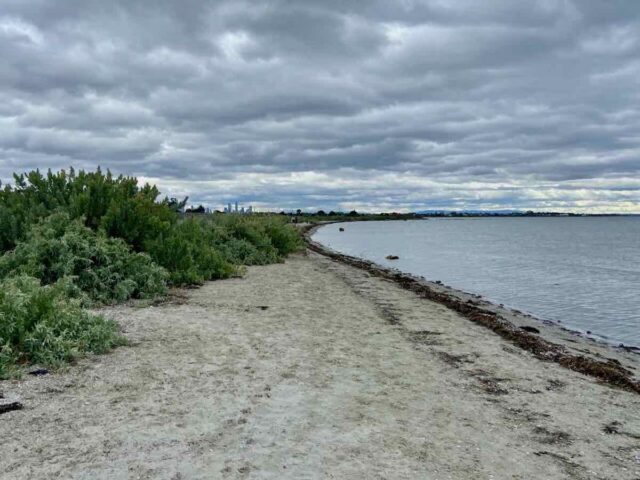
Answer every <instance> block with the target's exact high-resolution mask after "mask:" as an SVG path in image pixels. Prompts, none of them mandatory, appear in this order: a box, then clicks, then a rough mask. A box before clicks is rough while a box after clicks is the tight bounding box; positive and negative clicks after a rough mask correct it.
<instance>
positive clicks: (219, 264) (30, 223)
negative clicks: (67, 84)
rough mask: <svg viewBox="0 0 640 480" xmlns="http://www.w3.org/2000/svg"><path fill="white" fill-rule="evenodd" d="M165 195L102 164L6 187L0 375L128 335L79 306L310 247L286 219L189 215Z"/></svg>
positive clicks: (0, 247)
mask: <svg viewBox="0 0 640 480" xmlns="http://www.w3.org/2000/svg"><path fill="white" fill-rule="evenodd" d="M159 196H160V192H159V190H158V189H157V188H156V187H155V186H152V185H148V184H147V185H142V186H140V185H139V184H138V180H137V179H136V178H133V177H125V176H122V175H120V176H117V177H116V176H113V175H112V174H111V173H110V172H108V171H107V172H106V173H103V172H102V171H101V170H100V169H99V168H98V169H97V170H96V171H95V172H84V171H79V172H77V173H76V172H75V171H74V170H73V169H70V170H69V171H68V172H67V171H64V170H62V171H60V172H57V173H53V172H51V171H48V172H47V173H46V174H42V173H41V172H40V171H38V170H34V171H31V172H28V173H24V174H19V175H18V174H15V175H14V181H13V185H6V186H5V187H4V188H2V189H0V255H1V256H0V289H1V292H0V378H7V377H9V376H12V375H14V374H15V373H16V372H18V371H19V368H18V367H17V365H19V364H24V363H30V362H37V363H42V364H45V365H52V366H56V365H59V364H60V363H63V362H65V361H69V360H72V359H73V358H75V357H76V356H77V355H80V354H82V353H84V352H95V353H100V352H102V351H105V350H107V349H109V348H111V347H112V346H115V345H117V344H120V343H121V342H122V341H123V340H122V338H121V337H120V336H119V335H118V334H117V330H116V325H115V324H113V323H112V322H107V321H105V320H103V319H101V318H100V317H97V316H95V315H91V314H89V313H87V312H86V311H83V310H82V309H81V305H83V304H84V305H88V304H111V303H117V302H122V301H125V300H127V299H129V298H151V297H155V296H157V295H161V294H163V293H164V292H165V291H166V286H167V284H172V285H195V284H201V283H203V282H204V281H207V280H214V279H220V278H227V277H230V276H233V275H237V274H239V273H240V272H241V271H242V266H243V265H261V264H268V263H274V262H278V261H281V260H282V259H283V257H284V256H286V255H287V254H288V253H291V252H293V251H295V250H297V249H299V248H300V247H301V245H302V242H301V238H300V237H299V235H298V233H297V231H296V230H295V228H294V227H292V226H291V225H289V224H288V222H287V220H288V219H287V218H286V217H283V216H280V215H278V216H270V215H256V216H246V217H245V216H241V215H219V214H213V215H204V214H203V215H198V216H197V217H193V218H184V215H183V214H182V213H181V212H182V210H183V208H184V206H185V204H186V199H185V200H182V201H178V200H176V199H168V198H165V199H164V200H158V199H159Z"/></svg>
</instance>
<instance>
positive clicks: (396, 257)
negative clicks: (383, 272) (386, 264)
mask: <svg viewBox="0 0 640 480" xmlns="http://www.w3.org/2000/svg"><path fill="white" fill-rule="evenodd" d="M385 258H386V259H387V260H398V259H399V258H400V257H399V256H397V255H387V256H386V257H385Z"/></svg>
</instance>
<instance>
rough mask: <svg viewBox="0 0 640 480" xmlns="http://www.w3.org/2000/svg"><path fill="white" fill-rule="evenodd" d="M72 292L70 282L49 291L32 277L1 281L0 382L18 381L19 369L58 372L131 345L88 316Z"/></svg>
mask: <svg viewBox="0 0 640 480" xmlns="http://www.w3.org/2000/svg"><path fill="white" fill-rule="evenodd" d="M69 288H70V285H69V280H68V279H67V280H61V281H59V282H57V283H55V284H53V285H46V286H42V285H41V284H40V280H38V279H37V278H33V277H28V276H26V275H20V276H16V277H12V278H8V279H5V280H2V281H0V379H3V378H8V377H11V376H14V375H16V374H17V373H18V370H17V368H16V365H17V364H22V363H37V364H40V365H45V366H53V367H56V366H59V365H61V364H63V363H66V362H69V361H72V360H73V359H75V358H76V357H78V356H80V355H82V354H85V353H104V352H106V351H107V350H109V349H111V348H113V347H115V346H117V345H122V344H124V343H125V340H124V338H123V337H122V336H121V335H120V334H119V333H118V327H117V325H116V323H115V322H112V321H109V320H105V319H104V318H102V317H100V316H97V315H93V314H90V313H89V312H87V311H86V310H83V309H82V308H81V305H80V301H79V300H78V299H73V298H69V295H68V290H69Z"/></svg>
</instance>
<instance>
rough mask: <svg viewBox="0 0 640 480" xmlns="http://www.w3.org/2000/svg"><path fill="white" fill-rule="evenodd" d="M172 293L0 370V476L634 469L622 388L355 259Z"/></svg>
mask: <svg viewBox="0 0 640 480" xmlns="http://www.w3.org/2000/svg"><path fill="white" fill-rule="evenodd" d="M185 295H186V297H185V299H184V300H183V301H178V302H174V303H169V304H165V305H160V306H155V307H147V308H135V307H131V306H129V307H118V308H114V309H109V310H107V311H106V315H108V316H110V317H112V318H115V319H117V320H118V321H119V322H120V323H121V324H122V325H123V327H124V330H125V331H126V333H127V335H128V336H129V338H130V339H131V340H132V341H133V345H132V346H131V347H125V348H120V349H118V350H116V351H115V352H113V353H112V354H110V355H106V356H100V357H95V358H92V359H87V360H83V361H82V362H80V364H79V365H77V366H74V367H72V368H71V369H70V370H69V371H68V372H66V373H60V374H55V375H49V376H46V377H39V378H28V379H25V380H23V381H19V382H0V391H4V393H5V396H8V395H12V396H19V397H20V398H21V400H22V401H23V402H24V403H25V409H24V410H22V411H16V412H11V413H7V414H4V415H2V416H0V438H1V439H2V442H1V443H0V478H3V479H5V478H6V479H14V478H15V479H36V478H47V479H49V478H64V479H67V478H73V479H80V478H82V479H102V478H108V479H111V478H114V479H115V478H118V479H119V478H145V479H146V478H153V479H156V478H160V479H215V478H261V479H262V478H273V479H314V478H337V479H376V478H381V479H382V478H386V479H405V478H406V479H416V478H421V479H422V478H424V479H449V478H452V479H479V478H484V479H490V478H494V479H510V478H518V479H562V478H578V479H582V478H584V479H587V478H589V479H591V478H599V479H613V478H615V479H634V478H640V396H638V395H635V394H631V393H626V392H622V391H618V390H614V389H612V388H610V387H607V386H602V385H599V384H597V383H596V382H594V381H593V380H592V379H589V378H586V377H583V376H582V375H580V374H577V373H574V372H570V371H567V370H564V369H562V368H561V367H559V366H557V365H555V364H550V363H541V362H540V361H538V360H536V359H535V358H533V357H532V356H531V355H529V354H527V353H524V352H522V351H519V350H516V349H515V348H513V347H511V346H510V345H509V344H508V343H506V342H505V341H503V340H501V339H500V338H498V337H496V336H494V335H493V334H491V333H490V332H488V331H487V330H484V329H483V328H481V327H479V326H477V325H475V324H472V323H471V322H469V321H468V320H465V319H464V318H462V317H460V316H459V315H457V314H456V313H454V312H452V311H450V310H447V309H446V308H444V307H442V306H440V305H438V304H434V303H431V302H429V301H426V300H422V299H419V298H418V297H417V296H415V294H413V293H411V292H408V291H404V290H401V289H400V288H398V287H397V286H395V285H394V284H392V283H389V282H387V281H384V280H381V279H378V278H373V277H370V276H369V275H368V274H367V273H365V272H362V271H359V270H356V269H353V268H352V267H348V266H345V265H342V264H339V263H335V262H333V261H330V260H328V259H325V258H323V257H320V256H318V255H316V254H309V255H308V256H302V255H300V256H295V257H293V258H291V259H290V260H288V261H287V262H286V263H285V264H279V265H271V266H267V267H255V268H250V269H249V271H248V273H247V275H246V276H245V278H242V279H233V280H228V281H220V282H212V283H209V284H207V285H205V286H204V287H202V288H200V289H197V290H190V291H188V292H186V293H185ZM614 422H617V423H614ZM606 431H609V432H611V433H606ZM615 432H617V433H615Z"/></svg>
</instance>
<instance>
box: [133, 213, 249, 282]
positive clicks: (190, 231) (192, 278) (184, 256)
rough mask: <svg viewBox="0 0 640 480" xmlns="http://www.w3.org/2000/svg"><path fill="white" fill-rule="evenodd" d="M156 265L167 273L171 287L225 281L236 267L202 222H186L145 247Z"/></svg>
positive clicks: (182, 222)
mask: <svg viewBox="0 0 640 480" xmlns="http://www.w3.org/2000/svg"><path fill="white" fill-rule="evenodd" d="M145 247H146V250H147V251H148V252H149V254H150V255H151V258H153V259H154V260H155V261H156V262H157V263H158V264H159V265H162V266H163V267H164V268H166V269H167V270H168V271H169V280H170V282H171V283H172V284H173V285H197V284H201V283H203V282H205V281H207V280H215V279H221V278H228V277H230V276H232V275H234V274H235V273H237V271H238V270H237V266H236V265H234V264H233V263H232V262H230V261H229V260H228V258H226V257H225V255H224V254H223V253H222V252H221V251H219V250H218V249H216V247H215V241H214V237H213V232H212V229H211V228H210V227H209V226H208V225H207V224H206V223H205V222H204V221H201V220H197V219H186V220H184V221H181V222H178V223H177V224H175V225H173V226H172V228H170V229H169V230H168V231H167V232H164V233H161V234H160V235H159V236H158V237H157V238H154V239H153V240H149V241H147V242H146V244H145Z"/></svg>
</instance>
